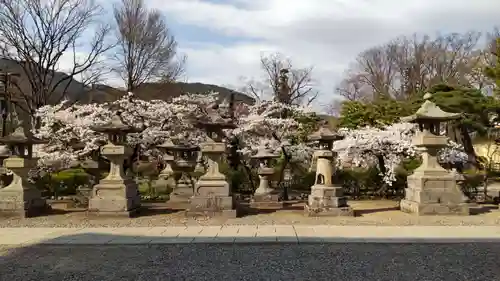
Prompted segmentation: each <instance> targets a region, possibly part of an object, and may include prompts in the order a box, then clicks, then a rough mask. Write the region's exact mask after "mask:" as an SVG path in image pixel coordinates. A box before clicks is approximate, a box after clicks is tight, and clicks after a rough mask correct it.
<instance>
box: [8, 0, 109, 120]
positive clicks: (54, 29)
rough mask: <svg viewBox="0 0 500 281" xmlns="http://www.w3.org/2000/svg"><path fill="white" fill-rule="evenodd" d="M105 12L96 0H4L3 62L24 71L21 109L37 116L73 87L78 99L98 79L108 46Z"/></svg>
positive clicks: (14, 68) (20, 82)
mask: <svg viewBox="0 0 500 281" xmlns="http://www.w3.org/2000/svg"><path fill="white" fill-rule="evenodd" d="M102 12H103V10H102V9H101V7H100V6H99V5H97V4H96V3H95V2H94V1H92V0H0V51H1V54H2V56H3V60H2V66H0V67H2V68H4V69H5V70H8V71H13V72H17V71H19V72H21V73H19V74H20V78H19V80H18V81H17V83H14V85H15V87H16V88H17V89H16V90H17V92H18V93H17V94H19V95H20V96H21V99H22V100H24V101H25V102H23V104H22V105H21V106H20V107H21V108H23V109H25V110H27V111H28V112H29V113H30V114H31V115H32V116H33V114H34V112H35V111H36V109H38V108H39V107H41V106H43V105H46V104H49V103H54V102H59V101H61V100H62V99H64V98H67V97H68V94H69V93H70V92H71V94H74V95H77V97H71V98H76V99H78V98H79V97H81V96H82V95H83V94H84V90H89V88H88V87H86V86H87V85H91V84H93V83H95V82H96V81H97V80H98V79H99V78H100V74H101V73H102V72H101V70H102V69H101V68H100V67H99V62H100V61H101V59H102V56H103V54H104V53H105V52H106V51H107V50H109V48H110V45H109V44H107V41H106V38H107V35H108V32H109V30H110V29H109V26H107V25H106V24H103V23H100V22H99V21H98V19H99V16H100V15H102ZM64 64H66V66H67V68H65V69H64V68H63V67H61V65H64ZM58 71H62V72H65V74H61V73H58ZM74 79H76V80H80V82H82V83H83V85H82V84H78V85H76V84H77V82H75V80H74ZM73 87H76V88H74V89H72V91H69V89H70V88H73Z"/></svg>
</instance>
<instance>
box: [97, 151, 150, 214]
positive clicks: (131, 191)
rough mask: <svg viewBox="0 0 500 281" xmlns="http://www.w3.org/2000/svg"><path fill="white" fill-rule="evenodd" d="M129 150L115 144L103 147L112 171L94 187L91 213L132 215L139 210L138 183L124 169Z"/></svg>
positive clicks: (103, 153) (103, 152)
mask: <svg viewBox="0 0 500 281" xmlns="http://www.w3.org/2000/svg"><path fill="white" fill-rule="evenodd" d="M127 150H128V148H126V147H125V146H121V145H113V144H107V145H105V146H103V147H102V148H101V154H102V155H104V156H106V157H107V158H108V159H109V161H110V172H109V174H108V176H107V177H106V178H104V179H102V180H100V181H99V184H97V185H95V186H94V187H93V191H92V197H91V198H90V201H89V214H91V215H99V216H125V217H132V216H134V215H136V214H137V212H138V211H139V209H140V206H141V199H140V196H139V192H138V188H137V183H136V182H135V181H134V180H133V179H131V178H129V177H127V176H126V175H125V172H124V171H123V161H124V158H125V155H128V154H129V151H127Z"/></svg>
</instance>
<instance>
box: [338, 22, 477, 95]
mask: <svg viewBox="0 0 500 281" xmlns="http://www.w3.org/2000/svg"><path fill="white" fill-rule="evenodd" d="M480 36H481V34H480V33H478V32H467V33H464V34H456V33H453V34H448V35H442V36H437V37H436V38H434V39H431V37H430V36H421V37H419V36H417V35H414V36H412V37H400V38H398V39H396V40H393V41H391V42H389V43H387V44H385V45H382V46H377V47H374V48H370V49H368V50H366V51H364V52H362V53H361V54H359V56H358V57H357V59H356V63H355V64H354V65H353V67H352V68H351V69H350V71H349V72H348V75H347V77H346V78H345V79H344V80H343V81H342V82H341V83H340V85H339V87H338V89H337V93H338V94H339V95H342V96H344V97H346V98H347V99H353V98H354V99H356V100H359V99H368V100H372V99H375V98H377V97H380V96H388V97H392V98H397V99H408V98H411V96H412V95H413V94H415V93H416V92H419V91H422V90H425V89H427V88H428V87H430V86H432V85H434V84H438V83H448V84H452V85H467V86H469V85H470V84H471V83H472V81H470V79H469V78H470V76H469V74H470V72H471V70H472V69H473V68H474V67H476V66H477V65H478V62H479V57H478V56H477V55H476V53H477V43H478V40H479V39H480Z"/></svg>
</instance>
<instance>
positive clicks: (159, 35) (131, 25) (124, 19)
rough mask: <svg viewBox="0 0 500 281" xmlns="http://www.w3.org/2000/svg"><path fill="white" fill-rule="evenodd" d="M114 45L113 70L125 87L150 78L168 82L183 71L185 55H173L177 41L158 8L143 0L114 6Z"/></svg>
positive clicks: (128, 0) (175, 52)
mask: <svg viewBox="0 0 500 281" xmlns="http://www.w3.org/2000/svg"><path fill="white" fill-rule="evenodd" d="M114 15H115V21H116V28H117V32H116V36H117V38H118V46H117V50H116V55H115V61H116V62H117V65H116V67H115V68H114V70H115V71H116V72H117V73H118V74H120V76H121V77H122V79H123V81H124V82H125V84H126V87H127V90H128V91H133V90H135V89H136V88H137V87H139V86H140V85H141V84H143V83H145V82H150V81H161V82H172V81H175V80H177V79H178V78H179V76H181V75H182V74H183V73H184V65H185V61H186V58H185V57H181V58H180V59H176V55H177V42H176V40H175V38H174V36H173V35H172V34H171V31H170V29H169V28H168V27H167V24H166V23H165V21H164V19H163V18H162V15H161V13H160V11H158V10H155V9H148V8H147V7H146V6H145V4H144V1H143V0H122V1H121V3H120V4H119V5H116V6H115V7H114Z"/></svg>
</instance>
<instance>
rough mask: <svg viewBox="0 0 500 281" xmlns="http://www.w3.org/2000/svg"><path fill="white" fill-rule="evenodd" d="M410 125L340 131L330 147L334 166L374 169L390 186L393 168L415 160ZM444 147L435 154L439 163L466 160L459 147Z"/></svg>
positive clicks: (465, 154) (451, 143) (451, 145)
mask: <svg viewBox="0 0 500 281" xmlns="http://www.w3.org/2000/svg"><path fill="white" fill-rule="evenodd" d="M417 129H418V128H417V126H416V125H415V124H412V123H395V124H392V125H389V126H386V127H385V128H381V129H379V128H372V127H365V128H360V129H356V130H352V129H341V130H340V131H339V132H340V133H341V134H343V135H344V139H343V140H340V141H337V142H335V143H334V147H333V150H334V151H335V152H337V155H338V161H337V164H338V165H339V166H342V165H344V164H346V163H350V164H354V165H355V166H361V167H373V166H378V168H379V170H380V172H381V176H382V177H383V180H384V182H385V183H386V184H388V185H392V183H393V182H394V181H395V180H396V168H397V167H398V166H399V165H400V164H401V162H402V160H403V159H405V158H410V157H416V156H418V154H419V153H418V151H417V149H416V147H415V146H414V145H413V144H412V138H413V136H414V135H415V133H416V132H417ZM448 142H449V144H448V146H447V147H445V148H443V149H442V150H441V151H440V154H439V160H440V162H442V163H451V164H455V163H463V162H466V161H467V159H468V156H467V153H465V152H464V151H463V147H461V146H460V145H458V144H456V143H454V142H452V141H448Z"/></svg>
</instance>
